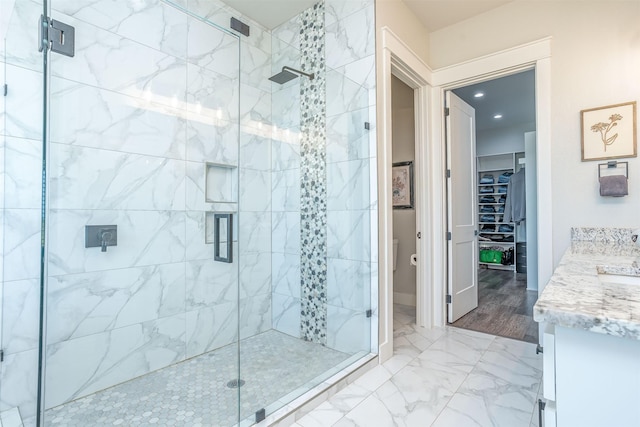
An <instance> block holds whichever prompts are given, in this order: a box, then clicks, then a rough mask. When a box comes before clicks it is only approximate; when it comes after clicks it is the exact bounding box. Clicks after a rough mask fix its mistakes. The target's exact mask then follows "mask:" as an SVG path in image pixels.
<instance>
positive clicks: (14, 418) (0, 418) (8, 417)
mask: <svg viewBox="0 0 640 427" xmlns="http://www.w3.org/2000/svg"><path fill="white" fill-rule="evenodd" d="M0 427H22V418H21V417H20V412H19V411H18V408H12V409H7V410H6V411H2V412H0Z"/></svg>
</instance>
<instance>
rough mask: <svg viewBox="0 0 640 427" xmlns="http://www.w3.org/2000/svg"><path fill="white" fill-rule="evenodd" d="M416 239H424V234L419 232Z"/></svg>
mask: <svg viewBox="0 0 640 427" xmlns="http://www.w3.org/2000/svg"><path fill="white" fill-rule="evenodd" d="M416 237H417V238H418V239H422V233H421V232H420V231H418V234H416Z"/></svg>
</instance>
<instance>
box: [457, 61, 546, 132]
mask: <svg viewBox="0 0 640 427" xmlns="http://www.w3.org/2000/svg"><path fill="white" fill-rule="evenodd" d="M477 92H483V93H484V96H483V97H482V98H475V97H474V96H473V95H474V94H475V93H477ZM453 93H455V94H456V95H458V96H459V97H460V98H462V99H463V100H464V101H465V102H466V103H467V104H469V105H471V106H472V107H473V108H474V109H475V110H476V129H477V130H479V131H482V130H489V129H497V128H502V127H511V126H515V125H519V124H523V123H531V122H535V120H536V106H535V74H534V71H533V70H530V71H525V72H522V73H518V74H513V75H511V76H507V77H502V78H499V79H495V80H489V81H486V82H482V83H477V84H474V85H471V86H465V87H463V88H459V89H454V90H453ZM495 114H502V118H501V119H499V120H496V119H494V118H493V116H494V115H495Z"/></svg>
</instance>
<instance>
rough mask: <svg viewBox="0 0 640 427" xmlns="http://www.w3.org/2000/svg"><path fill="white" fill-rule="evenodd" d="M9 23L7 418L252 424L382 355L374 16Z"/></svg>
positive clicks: (88, 17) (5, 4)
mask: <svg viewBox="0 0 640 427" xmlns="http://www.w3.org/2000/svg"><path fill="white" fill-rule="evenodd" d="M265 1H268V0H265ZM274 7H275V6H274ZM0 8H1V9H0V37H1V44H0V66H1V68H0V76H1V77H2V84H3V91H2V92H0V93H2V95H3V96H2V97H1V101H0V108H1V110H0V114H1V115H0V117H1V120H0V138H1V139H0V141H1V145H0V168H1V170H0V189H2V197H0V224H1V227H0V242H1V246H0V251H1V253H0V255H1V263H0V269H1V270H0V277H1V279H2V282H1V283H0V302H1V305H0V307H1V311H0V321H1V328H0V334H1V335H0V350H1V351H2V353H1V357H0V359H1V361H0V367H1V377H0V415H1V416H2V419H4V420H10V419H11V417H14V419H20V420H21V421H22V422H23V423H24V425H25V426H35V425H38V426H44V425H47V426H49V425H70V426H71V425H73V426H101V425H110V426H111V425H126V426H135V425H141V424H144V425H147V424H154V423H158V424H162V425H203V426H231V425H238V424H239V425H250V424H252V423H254V422H256V420H260V419H261V418H262V417H264V416H266V417H269V415H270V414H273V413H274V412H275V411H277V410H279V409H280V408H282V407H285V406H287V405H289V404H290V402H292V401H293V400H294V399H296V398H298V397H299V396H301V395H303V394H304V393H305V392H307V391H308V390H310V389H313V388H314V387H317V386H318V385H319V384H321V383H323V382H324V381H326V380H327V378H329V377H331V376H333V375H335V374H336V373H338V372H339V371H340V370H342V369H344V368H345V367H347V366H349V365H351V364H353V363H356V362H357V361H358V360H362V359H363V358H366V357H368V355H370V354H371V353H372V352H373V353H375V352H376V349H377V292H376V288H377V206H376V191H377V190H376V185H375V182H376V178H375V177H376V159H375V154H376V152H375V122H374V121H375V95H374V94H375V60H374V53H375V41H374V22H373V17H374V1H373V0H358V1H342V0H325V1H320V2H318V3H316V4H315V5H313V6H312V7H310V8H308V9H307V10H304V11H302V12H301V13H300V14H298V15H297V16H294V17H288V18H287V20H285V21H284V23H282V24H281V25H279V26H277V27H275V28H266V27H264V26H262V25H261V24H260V23H258V22H254V21H252V20H251V19H249V18H247V17H246V16H243V15H242V14H240V13H239V12H237V11H236V10H234V9H233V8H231V7H229V6H228V5H226V4H225V3H222V2H219V1H216V0H207V1H204V0H175V1H172V2H170V1H163V0H2V1H1V2H0ZM41 16H42V17H43V18H42V24H39V21H40V20H41ZM231 18H235V19H238V20H239V21H242V22H243V23H245V24H246V25H248V26H249V28H250V31H249V35H248V36H245V35H243V34H241V33H239V32H236V31H235V30H233V29H231V28H230V20H231ZM72 29H73V30H74V31H72ZM72 33H74V34H72ZM43 39H44V40H47V41H46V42H43V41H42V40H43ZM43 43H44V44H45V47H44V49H42V50H43V51H42V52H40V51H39V49H38V47H39V46H40V47H42V44H43ZM71 43H73V49H71ZM61 50H62V51H63V52H62V53H58V51H61ZM65 51H66V52H65ZM71 55H72V56H71ZM285 66H286V67H290V68H293V69H295V70H300V71H302V72H304V73H307V74H313V75H314V78H313V80H311V79H309V78H307V77H305V76H304V75H302V76H301V77H299V78H295V79H292V80H289V81H286V82H283V84H278V83H274V82H272V81H270V80H269V77H271V76H273V75H275V74H277V73H279V72H281V70H282V69H283V67H285ZM7 422H8V421H7Z"/></svg>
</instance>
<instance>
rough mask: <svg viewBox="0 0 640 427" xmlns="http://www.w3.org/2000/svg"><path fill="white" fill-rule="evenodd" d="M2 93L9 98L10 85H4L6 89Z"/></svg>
mask: <svg viewBox="0 0 640 427" xmlns="http://www.w3.org/2000/svg"><path fill="white" fill-rule="evenodd" d="M2 92H3V94H4V96H7V94H8V93H9V85H8V84H6V83H5V84H4V87H3V88H2Z"/></svg>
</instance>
